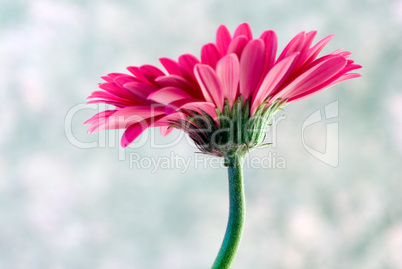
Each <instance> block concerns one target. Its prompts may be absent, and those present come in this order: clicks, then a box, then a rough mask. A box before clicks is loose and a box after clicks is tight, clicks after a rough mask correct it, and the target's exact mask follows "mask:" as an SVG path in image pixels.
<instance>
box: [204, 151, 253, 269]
mask: <svg viewBox="0 0 402 269" xmlns="http://www.w3.org/2000/svg"><path fill="white" fill-rule="evenodd" d="M242 162H243V157H242V156H233V157H228V158H227V165H228V172H229V220H228V224H227V228H226V234H225V237H224V239H223V243H222V246H221V249H220V250H219V253H218V256H217V257H216V259H215V262H214V264H213V265H212V269H228V268H230V265H231V264H232V262H233V260H234V258H235V256H236V253H237V250H238V249H239V245H240V240H241V236H242V233H243V225H244V215H245V207H246V206H245V198H244V186H243V170H242Z"/></svg>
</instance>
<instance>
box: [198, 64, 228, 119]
mask: <svg viewBox="0 0 402 269" xmlns="http://www.w3.org/2000/svg"><path fill="white" fill-rule="evenodd" d="M194 74H195V76H196V78H197V81H198V83H199V85H200V87H201V90H202V93H203V94H204V97H205V100H207V101H208V102H212V103H214V104H215V105H216V106H217V107H218V109H219V110H220V111H222V109H223V103H224V96H223V92H222V86H221V83H220V81H219V79H218V77H217V75H216V73H215V71H214V70H213V69H212V68H211V67H210V66H209V65H204V64H197V65H196V66H195V67H194Z"/></svg>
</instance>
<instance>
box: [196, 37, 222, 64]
mask: <svg viewBox="0 0 402 269" xmlns="http://www.w3.org/2000/svg"><path fill="white" fill-rule="evenodd" d="M220 58H221V54H220V52H219V51H218V48H217V47H216V46H215V44H212V43H209V44H206V45H204V46H203V47H202V49H201V62H202V63H203V64H207V65H209V66H211V67H212V68H215V65H216V63H217V62H218V60H219V59H220Z"/></svg>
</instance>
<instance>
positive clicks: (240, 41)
mask: <svg viewBox="0 0 402 269" xmlns="http://www.w3.org/2000/svg"><path fill="white" fill-rule="evenodd" d="M247 42H248V41H247V38H246V37H245V36H238V37H236V38H233V39H232V41H231V42H230V44H229V47H228V51H227V54H230V53H235V54H237V57H239V58H240V56H241V54H242V52H243V49H244V47H245V46H246V44H247Z"/></svg>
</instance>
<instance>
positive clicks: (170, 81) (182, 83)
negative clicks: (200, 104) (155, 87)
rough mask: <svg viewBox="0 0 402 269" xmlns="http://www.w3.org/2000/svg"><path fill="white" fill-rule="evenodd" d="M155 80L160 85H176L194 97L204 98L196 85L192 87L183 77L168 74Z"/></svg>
mask: <svg viewBox="0 0 402 269" xmlns="http://www.w3.org/2000/svg"><path fill="white" fill-rule="evenodd" d="M155 81H156V82H157V83H158V84H159V85H160V86H162V87H170V86H171V87H176V88H179V89H182V90H183V91H185V92H187V93H188V94H190V95H191V96H192V97H194V98H198V99H204V96H203V95H202V93H201V90H200V89H199V88H198V87H197V88H194V87H193V85H192V84H191V83H190V82H188V81H187V80H186V79H185V78H183V77H180V76H176V75H168V76H164V77H159V78H157V79H156V80H155Z"/></svg>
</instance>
